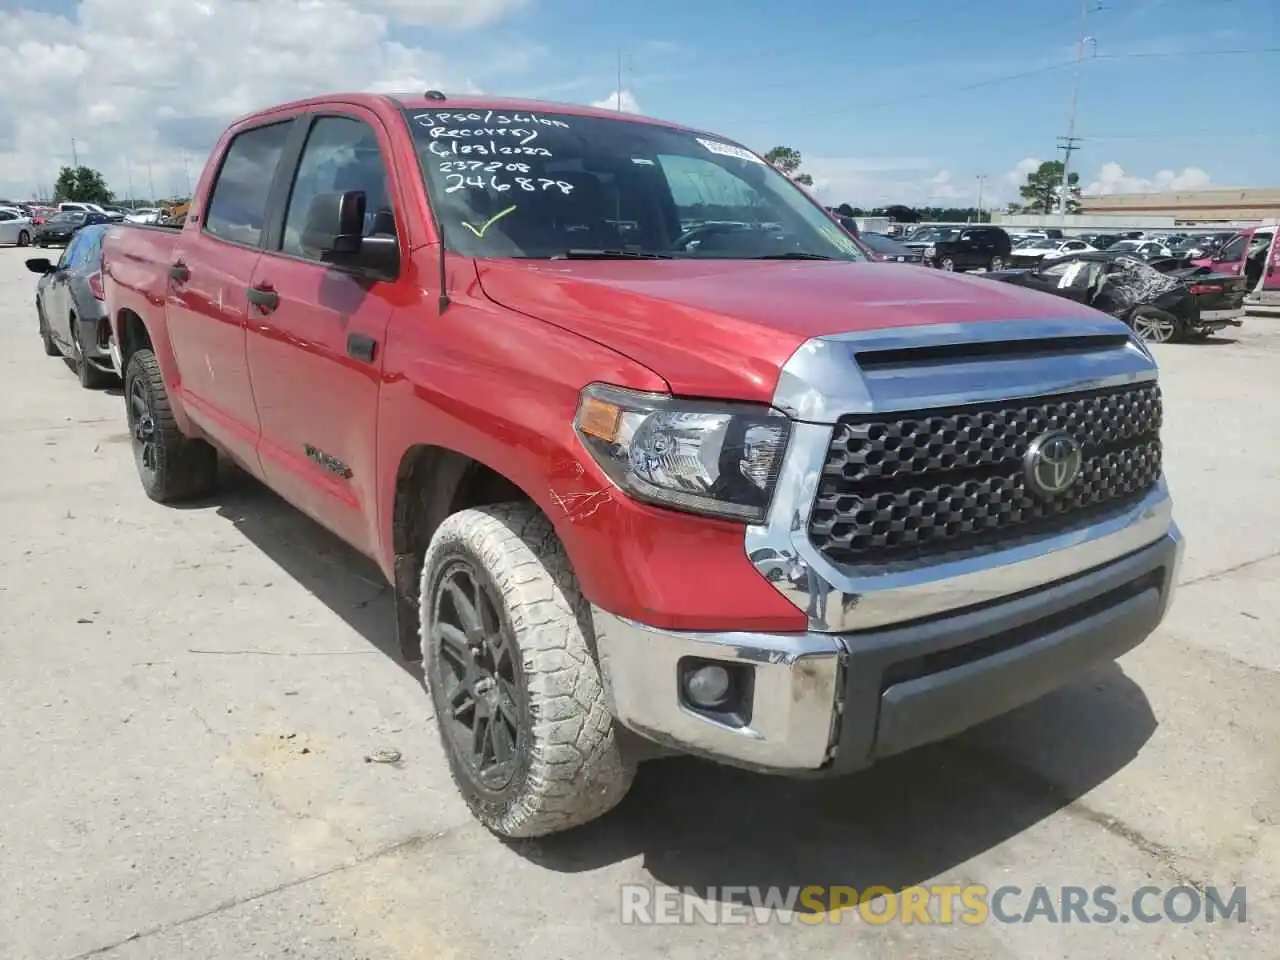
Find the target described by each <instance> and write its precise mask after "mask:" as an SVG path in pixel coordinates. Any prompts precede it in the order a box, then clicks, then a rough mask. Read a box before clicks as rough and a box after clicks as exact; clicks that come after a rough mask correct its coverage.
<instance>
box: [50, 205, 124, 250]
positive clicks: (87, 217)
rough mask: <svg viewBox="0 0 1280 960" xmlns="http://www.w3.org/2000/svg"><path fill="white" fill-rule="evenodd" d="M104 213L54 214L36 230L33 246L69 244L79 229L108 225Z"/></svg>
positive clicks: (108, 220) (74, 212) (70, 211)
mask: <svg viewBox="0 0 1280 960" xmlns="http://www.w3.org/2000/svg"><path fill="white" fill-rule="evenodd" d="M110 222H111V220H110V218H109V217H108V216H107V215H106V214H105V213H94V212H92V211H89V212H88V213H86V212H85V211H83V210H65V211H63V212H62V213H56V214H54V215H53V216H52V217H50V218H49V219H48V220H46V221H45V222H44V223H43V224H41V225H40V226H39V227H37V228H36V235H35V244H36V246H37V247H52V246H57V245H59V244H67V243H70V242H71V237H72V236H73V235H74V234H75V232H76V231H77V230H79V229H80V228H81V227H86V226H92V225H93V224H96V223H110Z"/></svg>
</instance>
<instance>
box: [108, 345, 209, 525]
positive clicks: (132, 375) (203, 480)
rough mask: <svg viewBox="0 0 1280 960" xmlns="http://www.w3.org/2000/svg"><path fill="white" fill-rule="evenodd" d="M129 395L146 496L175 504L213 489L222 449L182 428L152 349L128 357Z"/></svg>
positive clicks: (129, 414)
mask: <svg viewBox="0 0 1280 960" xmlns="http://www.w3.org/2000/svg"><path fill="white" fill-rule="evenodd" d="M124 395H125V404H126V407H125V410H126V416H127V417H128V421H129V434H130V436H131V438H132V442H133V458H134V461H135V462H136V463H137V466H138V478H139V479H140V480H141V481H142V489H143V490H145V491H146V492H147V496H148V497H150V498H151V499H152V500H155V501H157V502H158V503H176V502H178V501H181V500H196V499H199V498H200V497H205V496H208V495H209V494H210V493H212V492H213V490H214V488H215V487H216V486H217V482H218V452H217V451H216V450H214V448H213V447H211V446H210V445H209V444H208V443H206V442H205V441H203V440H192V439H191V438H189V437H186V436H183V434H182V431H180V430H179V429H178V424H177V421H176V420H174V418H173V408H172V407H170V405H169V394H168V393H167V392H166V391H165V387H164V377H163V376H161V374H160V364H159V363H158V362H157V361H156V356H155V354H154V353H152V352H151V351H150V350H139V351H138V352H137V353H135V354H134V355H133V356H132V357H130V358H129V364H128V366H127V367H125V371H124Z"/></svg>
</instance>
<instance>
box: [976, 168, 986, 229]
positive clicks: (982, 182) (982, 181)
mask: <svg viewBox="0 0 1280 960" xmlns="http://www.w3.org/2000/svg"><path fill="white" fill-rule="evenodd" d="M986 182H987V175H986V174H985V173H980V174H978V222H979V223H982V188H983V186H984V185H985V184H986Z"/></svg>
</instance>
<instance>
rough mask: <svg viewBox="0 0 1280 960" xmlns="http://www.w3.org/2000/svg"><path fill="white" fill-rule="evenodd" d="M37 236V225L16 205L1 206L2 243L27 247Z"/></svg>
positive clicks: (0, 229)
mask: <svg viewBox="0 0 1280 960" xmlns="http://www.w3.org/2000/svg"><path fill="white" fill-rule="evenodd" d="M33 236H35V225H34V224H33V223H32V222H31V218H30V217H28V216H27V215H26V214H25V213H23V212H22V211H21V210H19V209H17V208H16V207H0V243H10V244H13V245H14V246H16V247H25V246H27V245H28V244H30V243H31V238H32V237H33Z"/></svg>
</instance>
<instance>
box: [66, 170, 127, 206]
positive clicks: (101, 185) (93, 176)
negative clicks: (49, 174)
mask: <svg viewBox="0 0 1280 960" xmlns="http://www.w3.org/2000/svg"><path fill="white" fill-rule="evenodd" d="M112 199H113V194H112V193H111V191H110V190H108V189H107V181H106V179H105V178H104V177H103V176H102V174H101V173H99V172H98V171H97V170H94V169H93V168H92V167H86V166H84V165H81V166H78V167H74V168H73V167H63V168H62V169H61V170H59V171H58V180H57V182H56V183H55V184H54V185H53V201H54V203H58V202H60V201H62V200H75V201H78V202H80V203H110V202H111V201H112Z"/></svg>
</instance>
